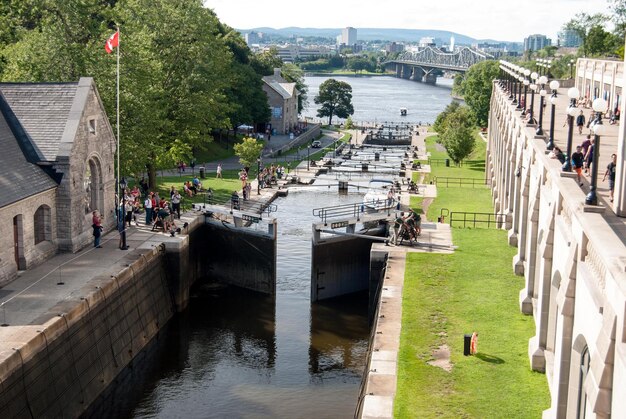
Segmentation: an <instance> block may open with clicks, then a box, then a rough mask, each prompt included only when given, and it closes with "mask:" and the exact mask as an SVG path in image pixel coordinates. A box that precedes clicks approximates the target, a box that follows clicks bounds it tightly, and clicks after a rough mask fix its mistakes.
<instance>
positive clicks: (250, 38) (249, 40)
mask: <svg viewBox="0 0 626 419" xmlns="http://www.w3.org/2000/svg"><path fill="white" fill-rule="evenodd" d="M262 36H263V35H262V34H261V33H259V32H248V33H246V34H244V39H245V40H246V44H248V46H249V45H253V44H259V43H261V37H262Z"/></svg>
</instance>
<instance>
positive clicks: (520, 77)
mask: <svg viewBox="0 0 626 419" xmlns="http://www.w3.org/2000/svg"><path fill="white" fill-rule="evenodd" d="M519 72H520V74H519V77H518V78H517V79H518V80H519V92H518V95H517V96H518V97H517V107H516V108H515V109H517V110H521V109H523V108H524V106H522V86H523V85H524V76H523V74H524V68H520V69H519Z"/></svg>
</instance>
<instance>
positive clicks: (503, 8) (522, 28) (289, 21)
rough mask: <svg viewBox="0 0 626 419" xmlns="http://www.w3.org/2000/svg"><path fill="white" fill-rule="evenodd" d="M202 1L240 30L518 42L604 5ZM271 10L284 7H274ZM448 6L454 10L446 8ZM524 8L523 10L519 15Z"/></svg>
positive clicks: (592, 1)
mask: <svg viewBox="0 0 626 419" xmlns="http://www.w3.org/2000/svg"><path fill="white" fill-rule="evenodd" d="M204 5H205V7H208V8H210V9H213V10H214V11H215V13H216V14H217V17H218V18H219V19H220V21H221V22H223V23H225V24H227V25H229V26H231V27H233V28H236V29H242V30H243V29H252V28H257V27H271V28H276V29H280V28H286V27H292V26H295V27H302V28H344V27H347V26H351V27H354V28H356V29H359V28H397V29H432V30H447V31H451V32H457V33H460V34H463V35H466V36H469V37H472V38H475V39H493V40H497V41H509V42H523V41H524V38H525V37H527V36H528V35H532V34H543V35H546V36H547V37H549V38H552V39H556V38H557V32H558V31H559V30H560V29H561V26H562V25H563V24H564V23H565V22H567V21H569V20H570V19H572V18H573V17H574V15H575V14H577V13H579V12H586V13H590V14H593V13H600V12H607V11H608V3H607V1H606V0H552V1H550V2H545V1H543V0H528V1H526V2H524V3H520V6H518V7H515V6H513V4H512V3H509V2H502V1H499V0H476V1H474V2H473V3H472V5H471V7H468V4H467V2H465V1H462V0H448V1H446V2H440V3H436V2H434V3H432V4H429V5H428V6H425V5H423V4H417V3H412V4H408V5H403V6H401V7H400V6H398V7H393V6H392V7H390V6H388V5H384V6H381V5H380V3H379V2H374V1H372V0H362V1H359V2H354V1H346V2H332V3H331V2H327V1H323V0H322V1H321V2H316V3H315V7H312V8H310V9H307V10H305V12H304V13H303V12H301V11H297V12H296V11H295V9H294V7H293V3H292V2H290V1H286V0H275V1H274V2H273V3H272V6H271V7H268V6H267V4H263V3H261V2H258V1H255V2H252V1H250V0H242V1H237V2H233V1H231V0H205V1H204ZM277 10H284V11H285V12H283V13H278V12H277ZM355 10H356V11H355ZM450 10H453V11H459V12H458V13H449V11H450ZM459 13H460V14H461V16H460V15H459ZM524 13H526V14H527V17H526V18H525V19H524ZM459 17H462V18H459ZM416 41H417V40H416Z"/></svg>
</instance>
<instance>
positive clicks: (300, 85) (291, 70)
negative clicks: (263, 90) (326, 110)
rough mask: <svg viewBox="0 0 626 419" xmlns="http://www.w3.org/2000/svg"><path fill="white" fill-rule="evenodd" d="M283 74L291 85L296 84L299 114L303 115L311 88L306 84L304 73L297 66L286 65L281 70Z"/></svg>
mask: <svg viewBox="0 0 626 419" xmlns="http://www.w3.org/2000/svg"><path fill="white" fill-rule="evenodd" d="M281 74H282V76H283V77H284V78H285V80H287V81H288V82H290V83H295V84H296V89H298V113H302V111H303V110H304V107H305V106H306V103H307V99H308V92H309V88H308V87H307V85H306V84H305V83H304V72H303V71H302V70H301V69H300V68H299V67H298V66H297V65H295V64H289V63H285V64H283V66H282V68H281Z"/></svg>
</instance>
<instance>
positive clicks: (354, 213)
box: [313, 201, 396, 225]
mask: <svg viewBox="0 0 626 419" xmlns="http://www.w3.org/2000/svg"><path fill="white" fill-rule="evenodd" d="M395 205H396V201H394V202H393V203H392V205H389V206H385V207H384V208H381V207H380V203H379V202H376V201H371V202H355V203H354V204H344V205H335V206H332V207H325V208H314V209H313V215H314V216H316V217H319V218H320V219H321V220H322V221H323V222H324V225H326V224H328V222H327V221H328V219H332V218H339V217H342V218H346V217H348V218H356V219H357V221H360V220H361V215H362V214H365V213H368V214H371V213H374V212H377V213H382V212H387V215H391V211H393V210H395V208H396V207H395Z"/></svg>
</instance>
